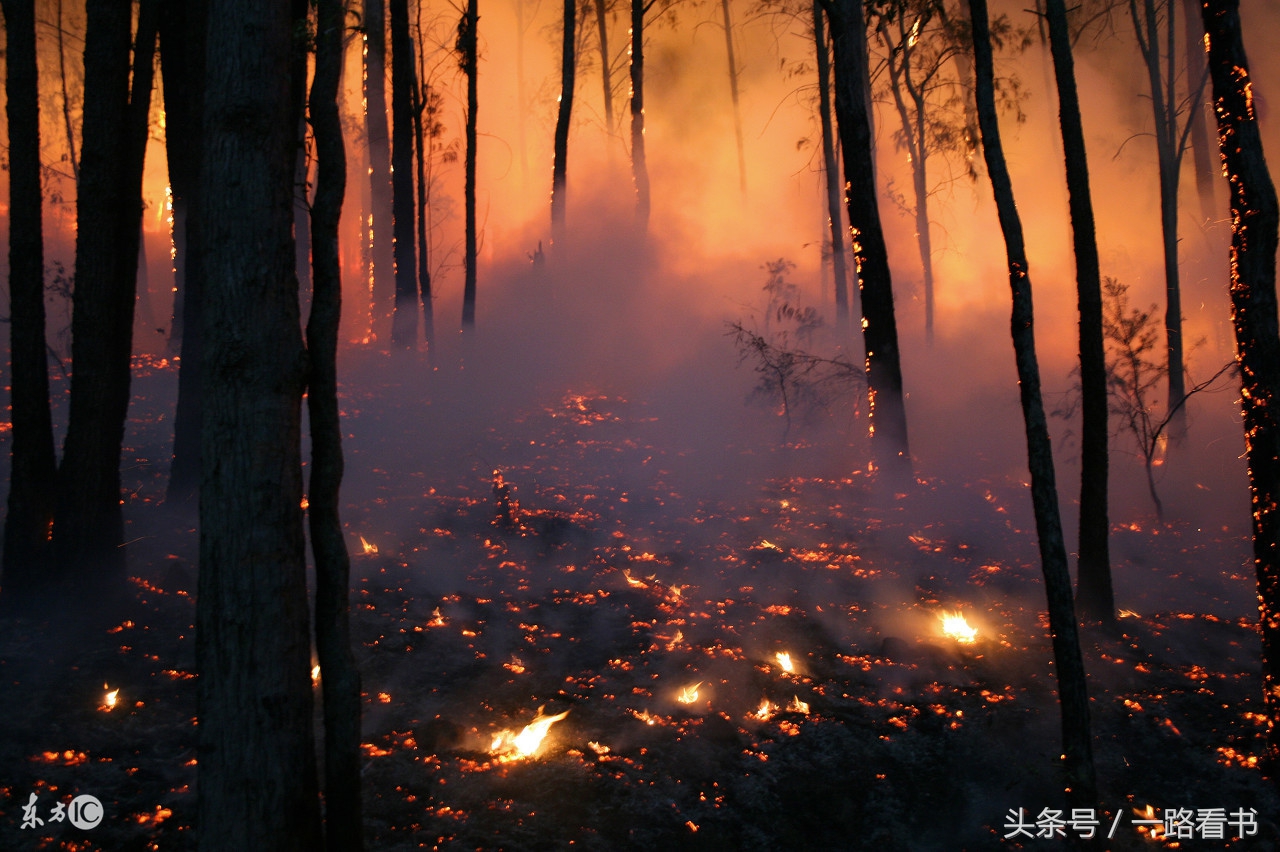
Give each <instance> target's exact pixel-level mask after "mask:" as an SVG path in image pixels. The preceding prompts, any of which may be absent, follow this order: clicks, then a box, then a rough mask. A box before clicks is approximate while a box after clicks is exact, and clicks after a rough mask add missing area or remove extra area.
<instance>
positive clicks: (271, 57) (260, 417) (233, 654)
mask: <svg viewBox="0 0 1280 852" xmlns="http://www.w3.org/2000/svg"><path fill="white" fill-rule="evenodd" d="M290 7H291V4H283V3H258V2H254V0H211V2H210V3H209V18H208V26H209V29H208V44H209V53H208V56H207V63H208V64H207V79H208V87H207V89H206V95H205V120H204V135H205V139H206V146H207V147H206V148H205V157H204V162H203V169H202V173H201V194H202V202H203V203H202V205H201V206H202V208H203V211H204V215H203V216H202V217H201V225H202V228H203V233H204V236H205V239H206V247H207V249H208V251H207V254H206V258H205V259H206V270H207V274H208V278H207V282H208V287H207V290H206V292H205V305H204V343H205V346H204V377H205V396H204V423H203V427H204V428H203V441H204V447H203V451H204V452H203V454H204V457H205V458H206V459H209V460H215V459H216V464H208V465H206V466H205V470H204V478H203V482H202V485H201V494H200V574H199V588H198V598H197V606H196V657H197V664H198V667H199V671H200V678H199V682H198V689H197V699H198V708H199V721H200V724H199V727H198V728H197V738H198V748H199V752H200V762H199V769H198V779H197V780H198V784H199V786H198V790H199V798H198V818H197V826H198V828H197V832H198V833H197V838H196V840H197V843H198V845H199V846H200V847H201V848H204V849H251V848H262V849H279V850H299V852H303V850H313V849H318V848H320V826H319V802H318V795H317V784H316V769H315V754H314V741H313V736H312V695H311V692H312V687H311V679H310V676H309V670H310V658H311V643H310V631H309V623H308V612H307V587H306V560H305V553H304V541H303V525H302V509H301V501H302V470H301V449H300V443H301V402H302V391H303V386H304V381H305V366H306V360H305V359H306V356H305V353H304V351H303V345H302V336H301V333H300V329H299V312H298V292H297V280H296V277H295V270H294V246H293V211H292V202H293V167H294V162H295V159H294V158H295V154H296V148H295V144H296V134H297V127H298V115H297V112H296V109H297V106H298V102H297V94H296V91H297V86H296V81H295V80H293V79H292V78H293V74H294V73H295V69H296V65H295V59H294V56H295V44H294V30H295V24H296V20H297V19H296V17H295V15H294V12H295V11H296V10H295V9H291V8H290ZM215 46H216V48H215Z"/></svg>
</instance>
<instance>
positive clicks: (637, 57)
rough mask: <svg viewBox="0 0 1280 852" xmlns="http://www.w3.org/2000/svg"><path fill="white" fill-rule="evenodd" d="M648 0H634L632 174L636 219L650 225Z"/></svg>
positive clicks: (645, 226)
mask: <svg viewBox="0 0 1280 852" xmlns="http://www.w3.org/2000/svg"><path fill="white" fill-rule="evenodd" d="M644 13H645V0H631V178H632V180H634V181H635V186H636V220H637V222H638V223H639V225H640V230H641V231H647V230H648V229H649V166H648V164H647V163H646V162H645V157H644Z"/></svg>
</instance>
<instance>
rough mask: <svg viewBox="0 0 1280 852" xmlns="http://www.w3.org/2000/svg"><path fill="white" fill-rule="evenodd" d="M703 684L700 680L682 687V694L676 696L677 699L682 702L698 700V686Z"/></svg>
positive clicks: (687, 702)
mask: <svg viewBox="0 0 1280 852" xmlns="http://www.w3.org/2000/svg"><path fill="white" fill-rule="evenodd" d="M700 686H702V681H698V682H697V683H695V684H693V685H692V686H684V687H681V688H680V694H679V695H677V696H676V701H679V702H680V703H681V704H693V703H694V702H695V701H697V700H698V687H700Z"/></svg>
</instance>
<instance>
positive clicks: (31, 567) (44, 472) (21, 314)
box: [0, 0, 55, 598]
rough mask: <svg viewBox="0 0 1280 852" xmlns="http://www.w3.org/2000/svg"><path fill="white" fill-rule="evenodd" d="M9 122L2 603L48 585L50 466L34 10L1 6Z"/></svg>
mask: <svg viewBox="0 0 1280 852" xmlns="http://www.w3.org/2000/svg"><path fill="white" fill-rule="evenodd" d="M0 9H2V10H3V12H4V26H5V33H6V45H5V51H6V53H5V56H6V62H5V92H6V95H7V97H8V104H7V111H8V113H7V114H8V119H9V347H10V350H9V351H10V359H11V368H12V373H11V379H10V382H11V388H12V390H11V394H10V403H11V417H12V424H13V445H12V449H11V459H12V468H11V469H10V474H9V513H8V515H7V516H6V517H5V524H4V578H3V588H4V592H5V597H6V598H11V597H12V595H13V594H14V593H17V594H19V595H23V594H25V593H27V592H32V591H35V590H37V589H40V588H41V587H45V586H47V585H48V583H49V579H50V577H49V574H48V572H49V570H50V563H49V530H50V528H51V526H52V524H53V506H54V475H55V460H54V450H53V425H52V420H51V417H50V413H49V361H48V356H47V354H46V351H45V346H46V341H45V314H44V229H43V225H42V212H43V195H42V192H41V187H40V98H39V85H38V80H39V72H38V70H37V65H36V29H35V4H34V2H33V0H4V2H3V3H0Z"/></svg>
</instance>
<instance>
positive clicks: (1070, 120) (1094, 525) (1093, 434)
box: [1045, 0, 1116, 623]
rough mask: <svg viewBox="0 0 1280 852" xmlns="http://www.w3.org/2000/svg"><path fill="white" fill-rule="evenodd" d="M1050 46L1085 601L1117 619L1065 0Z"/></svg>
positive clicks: (1088, 202)
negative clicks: (1062, 166) (1075, 356)
mask: <svg viewBox="0 0 1280 852" xmlns="http://www.w3.org/2000/svg"><path fill="white" fill-rule="evenodd" d="M1045 16H1046V17H1047V18H1048V21H1049V48H1050V50H1051V52H1052V53H1053V70H1054V76H1055V78H1056V80H1057V88H1058V118H1059V121H1060V123H1061V126H1062V150H1063V156H1064V158H1065V159H1066V167H1067V192H1068V195H1069V197H1070V209H1071V236H1072V244H1073V247H1074V249H1075V258H1076V298H1077V301H1078V303H1079V309H1080V387H1081V402H1082V420H1083V423H1082V426H1081V437H1080V480H1081V482H1080V546H1079V550H1080V567H1079V576H1078V579H1077V583H1078V588H1077V591H1076V594H1077V603H1078V605H1079V607H1080V617H1081V618H1084V619H1088V620H1090V621H1102V622H1105V623H1111V622H1113V621H1115V609H1116V607H1115V595H1114V593H1113V592H1112V589H1111V557H1110V555H1109V553H1108V541H1107V534H1108V521H1107V439H1108V435H1107V362H1106V353H1105V351H1104V348H1103V344H1102V284H1101V280H1100V273H1099V268H1098V267H1099V264H1098V240H1097V236H1096V234H1095V231H1094V223H1093V201H1092V199H1091V198H1090V194H1089V162H1088V159H1087V158H1086V156H1085V146H1084V128H1083V127H1082V125H1081V122H1080V98H1079V95H1078V94H1077V92H1076V73H1075V63H1074V60H1073V59H1072V56H1071V34H1070V31H1069V30H1068V28H1067V9H1066V5H1065V3H1064V2H1063V0H1047V2H1046V4H1045Z"/></svg>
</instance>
